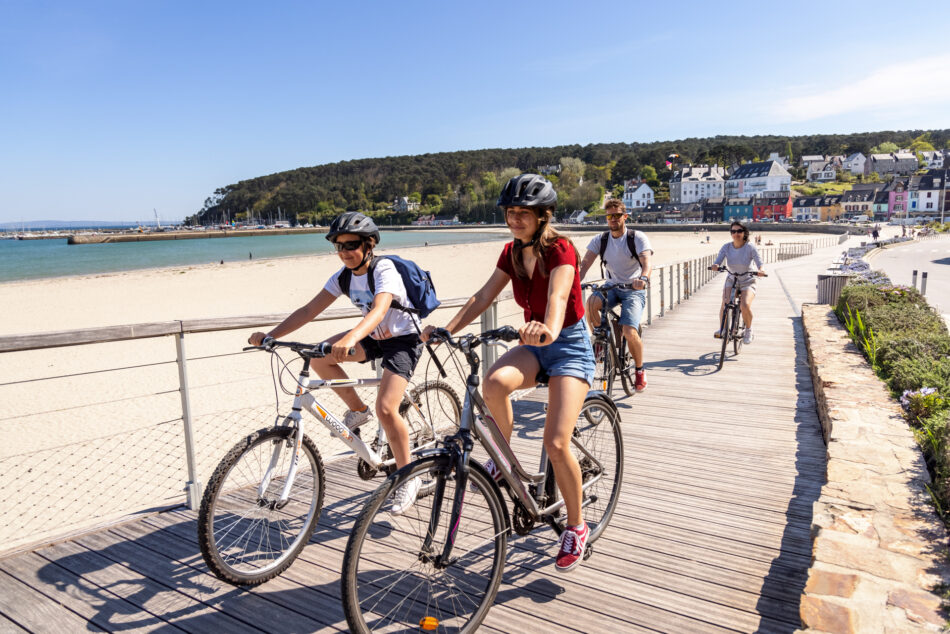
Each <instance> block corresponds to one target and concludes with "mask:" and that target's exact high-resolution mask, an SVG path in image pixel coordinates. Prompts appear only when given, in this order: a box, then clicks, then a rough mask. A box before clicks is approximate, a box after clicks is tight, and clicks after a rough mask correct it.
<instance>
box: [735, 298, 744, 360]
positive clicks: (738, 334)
mask: <svg viewBox="0 0 950 634" xmlns="http://www.w3.org/2000/svg"><path fill="white" fill-rule="evenodd" d="M742 331H743V323H742V311H741V310H739V309H738V308H736V309H735V311H733V314H732V352H733V354H739V351H740V350H742Z"/></svg>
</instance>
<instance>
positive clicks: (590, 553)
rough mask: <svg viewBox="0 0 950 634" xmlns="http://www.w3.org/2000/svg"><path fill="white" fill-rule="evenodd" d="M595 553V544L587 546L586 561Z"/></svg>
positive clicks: (585, 550) (585, 551)
mask: <svg viewBox="0 0 950 634" xmlns="http://www.w3.org/2000/svg"><path fill="white" fill-rule="evenodd" d="M593 554H594V545H593V544H588V545H587V547H586V548H585V549H584V561H587V560H588V559H590V556H591V555H593Z"/></svg>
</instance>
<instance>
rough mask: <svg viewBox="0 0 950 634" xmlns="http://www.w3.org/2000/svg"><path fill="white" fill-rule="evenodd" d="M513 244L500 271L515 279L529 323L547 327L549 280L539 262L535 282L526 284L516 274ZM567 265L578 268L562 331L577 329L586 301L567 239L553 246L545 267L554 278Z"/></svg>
mask: <svg viewBox="0 0 950 634" xmlns="http://www.w3.org/2000/svg"><path fill="white" fill-rule="evenodd" d="M512 245H513V243H512V242H509V243H508V244H506V245H505V248H504V249H503V250H502V252H501V257H499V258H498V264H497V266H498V268H500V269H501V270H502V271H504V272H505V273H507V274H508V277H510V278H511V287H512V290H513V291H514V294H515V302H517V304H518V305H519V306H521V307H522V308H524V320H525V323H527V322H529V321H540V322H541V323H544V314H545V312H546V311H547V308H548V282H549V281H550V278H549V277H545V276H543V275H541V268H540V266H539V264H540V263H539V262H538V263H535V265H534V274H533V275H532V276H531V279H530V280H528V281H524V280H522V279H521V278H519V277H518V276H517V274H515V268H514V265H513V264H512V263H511V249H512ZM563 264H570V265H571V266H573V267H574V281H573V283H572V284H571V294H570V295H569V296H568V298H567V306H566V308H565V310H564V323H563V324H561V328H567V327H568V326H573V325H574V324H576V323H577V322H578V321H580V320H581V319H583V317H584V301H583V296H582V295H581V276H580V271H578V269H577V265H578V262H577V255H576V254H575V252H574V248H573V247H572V246H571V243H570V242H568V241H567V239H565V238H559V239H558V240H557V241H556V242H555V243H554V244H552V245H551V246H550V247H549V248H548V250H547V253H545V257H544V266H545V269H546V270H547V272H548V275H550V274H551V271H553V270H554V269H555V268H556V267H558V266H561V265H563Z"/></svg>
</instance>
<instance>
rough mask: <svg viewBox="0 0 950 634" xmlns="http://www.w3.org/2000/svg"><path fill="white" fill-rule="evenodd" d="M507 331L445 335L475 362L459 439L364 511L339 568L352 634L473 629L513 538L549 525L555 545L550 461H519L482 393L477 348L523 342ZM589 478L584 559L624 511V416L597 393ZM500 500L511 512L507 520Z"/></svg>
mask: <svg viewBox="0 0 950 634" xmlns="http://www.w3.org/2000/svg"><path fill="white" fill-rule="evenodd" d="M518 338H519V337H518V332H517V331H516V330H515V329H514V328H511V327H510V326H506V327H503V328H499V329H496V330H489V331H486V332H483V333H481V334H477V335H475V334H467V335H461V336H458V337H457V338H453V337H451V336H450V335H449V333H448V332H447V331H445V330H441V329H440V330H437V331H436V334H435V335H434V336H433V338H432V339H431V340H433V341H437V340H441V341H442V342H444V343H446V344H447V345H448V346H449V347H450V349H451V350H453V352H452V354H453V355H454V354H455V352H454V351H459V352H461V354H462V355H463V356H464V358H465V360H466V361H467V363H468V367H469V373H468V377H467V380H466V388H465V400H464V404H463V406H462V420H461V423H460V426H459V430H458V431H457V432H456V433H455V434H453V435H452V436H450V437H448V438H446V439H445V441H444V443H443V446H441V447H438V448H434V449H428V450H425V451H422V452H420V457H419V459H418V460H416V461H415V462H413V463H411V464H409V465H406V466H405V467H403V468H402V469H400V470H399V471H397V472H396V473H394V474H393V475H391V476H390V477H389V478H388V479H387V480H386V482H384V483H383V484H382V485H381V486H380V487H379V489H377V490H376V491H375V492H374V493H373V494H372V495H371V496H370V498H369V500H367V502H366V506H365V507H364V508H363V509H362V511H361V512H360V514H359V516H358V517H357V519H356V522H355V523H354V526H353V531H352V533H351V534H350V537H349V540H348V541H347V545H346V550H345V552H344V558H343V578H342V596H343V601H344V613H345V615H346V620H347V624H348V625H349V627H350V630H351V631H353V632H362V633H365V632H369V631H405V630H415V629H417V628H421V629H423V630H426V631H436V630H437V631H460V632H471V631H473V630H475V629H476V628H477V627H478V626H479V624H480V623H481V622H482V620H483V619H484V618H485V616H486V614H487V613H488V610H489V609H490V608H491V605H492V603H493V601H494V598H495V595H496V593H497V592H498V586H499V584H500V582H501V577H502V571H503V568H504V565H505V555H506V548H507V541H508V536H509V535H510V534H511V532H512V531H514V533H517V534H518V535H527V534H529V533H530V532H531V531H532V530H533V529H534V528H535V526H536V525H538V524H539V523H544V524H546V525H548V526H550V527H551V528H552V529H554V531H555V532H556V533H557V534H560V533H561V532H562V531H563V530H564V526H565V523H566V516H565V514H564V513H562V511H563V507H564V501H563V500H562V499H561V498H560V494H559V492H558V489H557V484H556V483H555V481H554V472H553V468H552V467H551V465H550V463H549V461H548V458H547V455H546V453H544V452H543V451H542V453H541V462H540V467H539V470H538V472H537V473H529V472H528V471H526V470H525V468H524V467H523V466H522V465H521V463H520V462H519V461H518V458H517V457H516V456H515V454H514V452H513V451H512V449H511V447H510V445H509V444H508V442H507V441H506V440H505V437H504V435H503V434H502V433H501V431H500V430H499V429H498V426H497V425H496V424H495V421H494V420H493V419H492V418H491V416H490V415H489V414H488V410H487V408H486V406H485V402H484V401H483V400H482V397H481V395H480V394H479V392H478V385H479V372H478V370H479V364H480V359H479V357H478V353H477V352H476V350H477V348H478V346H479V345H482V344H486V345H503V343H502V342H512V341H517V340H518ZM476 442H478V444H479V445H481V447H483V448H484V450H485V451H486V452H487V453H488V455H489V457H490V458H491V459H492V460H493V461H494V463H495V465H497V468H498V469H499V471H500V472H501V475H500V477H499V479H498V480H497V481H496V480H495V479H493V478H492V477H490V476H489V475H488V472H487V471H486V470H485V468H484V467H483V466H482V465H481V464H479V463H478V461H475V460H470V456H471V452H472V450H473V449H474V447H475V443H476ZM571 446H572V448H573V451H574V452H575V455H577V456H578V458H579V462H580V465H581V472H582V482H583V484H582V489H583V491H584V501H583V504H584V508H585V516H586V519H587V523H588V526H589V527H590V537H589V538H588V542H587V548H586V550H585V553H584V557H585V558H587V557H589V556H590V554H591V553H592V552H593V543H594V542H595V541H596V540H597V538H598V537H600V535H601V534H603V531H604V529H605V528H606V527H607V525H608V523H609V522H610V519H611V516H612V515H613V513H614V510H615V508H616V505H617V499H618V495H619V491H620V483H621V480H622V477H623V437H622V435H621V431H620V417H619V414H618V412H617V408H616V405H614V403H613V401H612V400H610V398H609V397H608V396H607V395H606V394H604V393H603V392H590V393H589V394H588V396H587V398H586V399H585V401H584V405H583V408H582V410H581V413H580V415H579V416H578V419H577V424H576V427H575V429H574V433H573V436H572V438H571ZM417 476H424V477H428V478H431V479H432V480H434V482H435V486H434V488H433V489H432V491H431V494H430V495H428V496H427V497H425V498H419V499H417V500H416V503H415V504H414V505H413V507H412V508H410V509H409V512H407V513H405V514H403V515H399V516H393V515H391V514H390V513H388V509H387V504H386V503H387V499H388V498H389V495H390V493H391V491H393V490H394V489H395V488H396V487H399V486H401V485H402V484H403V483H404V482H406V481H408V480H409V479H410V478H413V477H417ZM502 489H505V490H506V491H507V492H508V496H509V497H510V498H511V500H512V503H513V511H512V512H511V513H509V510H508V505H507V504H506V503H505V501H504V498H503V495H502Z"/></svg>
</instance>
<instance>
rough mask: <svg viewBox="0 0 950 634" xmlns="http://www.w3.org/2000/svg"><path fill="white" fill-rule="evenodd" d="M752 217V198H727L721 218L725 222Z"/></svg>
mask: <svg viewBox="0 0 950 634" xmlns="http://www.w3.org/2000/svg"><path fill="white" fill-rule="evenodd" d="M751 218H752V198H751V197H748V198H727V199H726V206H725V211H723V214H722V219H723V220H725V221H727V222H732V221H733V220H750V219H751Z"/></svg>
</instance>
